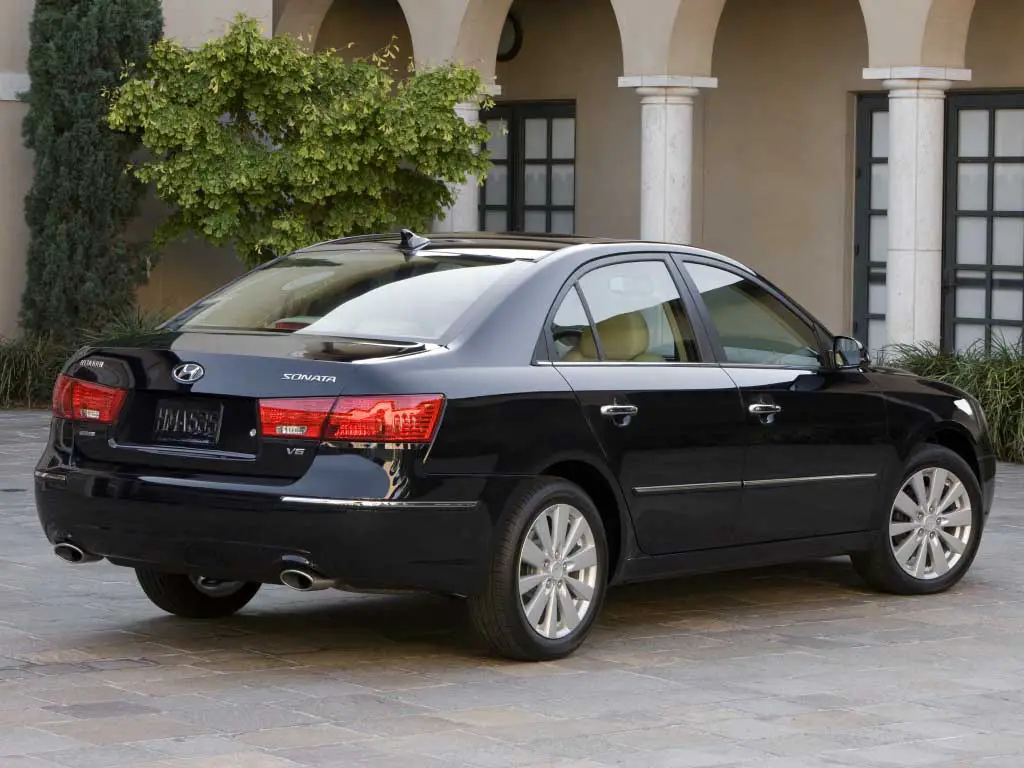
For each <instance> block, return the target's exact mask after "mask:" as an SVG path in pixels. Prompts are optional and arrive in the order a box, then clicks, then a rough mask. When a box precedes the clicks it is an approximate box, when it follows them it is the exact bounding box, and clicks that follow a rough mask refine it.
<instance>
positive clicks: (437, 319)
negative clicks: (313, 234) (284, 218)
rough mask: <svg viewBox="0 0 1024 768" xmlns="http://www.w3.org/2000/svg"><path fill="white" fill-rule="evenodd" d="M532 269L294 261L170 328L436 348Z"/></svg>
mask: <svg viewBox="0 0 1024 768" xmlns="http://www.w3.org/2000/svg"><path fill="white" fill-rule="evenodd" d="M529 269H530V265H529V264H527V263H525V262H517V261H508V260H504V259H487V258H485V257H465V256H445V255H443V254H424V255H415V256H409V257H407V256H405V255H404V254H402V253H401V252H399V251H396V250H394V249H393V248H387V247H373V246H372V245H370V246H363V247H360V248H358V249H351V250H338V251H330V252H317V253H305V254H297V255H294V256H289V257H287V258H285V259H282V260H280V261H278V262H275V263H273V264H271V265H269V266H268V267H266V268H264V269H261V270H257V271H255V272H252V273H250V274H249V275H246V276H245V277H243V278H242V279H241V280H239V281H238V282H236V283H234V284H232V285H229V286H227V287H226V288H224V289H222V290H221V291H219V292H218V293H216V294H214V295H213V296H212V297H210V298H209V299H207V300H206V301H204V302H202V303H201V304H200V305H198V306H196V307H193V308H192V309H191V310H189V311H188V312H187V313H186V314H185V315H183V316H181V317H179V318H178V320H177V321H176V323H175V325H174V327H177V328H181V329H186V330H201V329H204V328H208V329H232V330H260V331H282V332H287V331H292V332H296V333H309V334H325V335H333V336H351V337H356V338H381V339H412V340H422V341H436V340H437V339H439V338H441V337H442V336H443V335H444V334H445V333H446V332H447V331H448V330H449V329H450V328H451V327H452V325H453V324H454V323H455V322H456V321H457V320H458V319H459V318H460V317H461V316H462V315H463V314H465V313H466V311H467V310H468V309H469V308H470V307H471V306H473V305H474V304H475V303H477V302H478V301H486V300H487V296H488V292H489V291H490V290H491V289H494V288H495V287H496V286H497V284H499V283H500V282H502V281H505V280H512V279H516V276H520V277H521V276H522V275H523V274H524V273H525V272H526V271H528V270H529Z"/></svg>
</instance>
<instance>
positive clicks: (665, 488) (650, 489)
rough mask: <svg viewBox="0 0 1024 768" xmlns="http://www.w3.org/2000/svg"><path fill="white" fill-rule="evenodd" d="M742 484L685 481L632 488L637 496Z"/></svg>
mask: <svg viewBox="0 0 1024 768" xmlns="http://www.w3.org/2000/svg"><path fill="white" fill-rule="evenodd" d="M742 486H743V483H742V482H741V481H739V480H730V481H727V482H723V483H687V484H685V485H644V486H640V487H638V488H634V489H633V493H635V494H636V495H637V496H657V495H659V494H663V493H687V492H690V491H727V490H735V489H736V488H740V487H742Z"/></svg>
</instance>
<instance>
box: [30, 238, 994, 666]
mask: <svg viewBox="0 0 1024 768" xmlns="http://www.w3.org/2000/svg"><path fill="white" fill-rule="evenodd" d="M53 415H54V418H53V425H52V431H51V435H50V439H49V443H48V445H47V447H46V451H45V454H44V455H43V457H42V459H41V460H40V462H39V464H38V467H37V471H36V484H35V487H36V502H37V507H38V511H39V517H40V519H41V521H42V525H43V528H44V530H45V533H46V536H47V538H48V539H49V541H50V542H51V543H52V544H53V545H54V549H55V552H56V554H58V555H59V556H60V557H62V558H63V559H65V560H67V561H69V562H72V563H86V562H94V561H97V560H100V559H106V560H108V561H110V562H111V563H113V564H115V565H119V566H126V567H129V568H133V569H135V572H136V574H137V576H138V581H139V583H140V584H141V587H142V589H143V590H144V591H145V593H146V594H147V595H148V596H149V598H150V599H151V600H152V601H153V602H154V603H155V604H156V605H157V606H159V607H160V608H162V609H164V610H165V611H168V612H170V613H172V614H177V615H179V616H185V617H195V618H216V617H223V616H227V615H230V614H232V613H234V612H235V611H237V610H239V609H241V608H242V607H243V606H245V605H246V603H248V601H249V600H251V599H252V597H253V595H254V594H255V593H256V592H257V590H258V589H259V588H260V586H261V585H262V584H275V583H276V584H282V583H283V584H284V585H286V586H289V587H291V588H293V589H296V590H301V591H311V590H321V589H328V588H337V589H343V590H353V591H359V590H380V589H387V590H395V589H397V590H421V591H429V592H436V593H444V594H449V595H459V596H463V597H465V598H467V602H468V606H469V612H470V614H471V615H472V618H473V623H474V625H475V627H476V628H477V630H478V632H479V634H480V635H481V636H482V638H483V639H484V640H485V641H486V642H487V644H489V646H490V647H491V648H492V649H493V650H494V651H495V652H497V653H499V654H502V655H505V656H509V657H512V658H519V659H528V660H543V659H553V658H559V657H563V656H566V655H567V654H569V653H571V652H572V651H574V650H575V649H576V648H577V647H578V646H579V645H580V643H581V642H583V640H584V638H585V637H586V636H587V634H588V632H589V631H590V629H591V627H592V626H593V624H594V622H595V620H596V618H597V616H598V613H599V611H600V608H601V604H602V600H603V599H604V596H605V591H606V589H607V587H608V586H609V585H613V584H622V583H626V582H636V581H642V580H647V579H654V578H662V577H671V576H676V575H680V574H685V573H690V572H696V571H708V570H714V569H725V568H740V567H748V566H754V565H763V564H768V563H776V562H783V561H790V560H795V559H798V558H809V557H826V556H834V555H844V554H849V555H850V556H851V558H852V560H853V564H854V566H855V568H856V570H857V571H858V572H859V573H860V574H861V575H862V576H863V577H864V578H865V579H866V580H867V581H868V582H869V583H870V584H872V585H874V586H875V587H877V588H880V589H882V590H887V591H891V592H896V593H900V594H925V593H936V592H941V591H943V590H945V589H948V588H949V587H951V586H952V585H953V584H955V583H956V582H957V581H958V580H959V579H960V578H961V577H962V576H963V575H964V573H965V572H966V571H967V569H968V568H969V567H970V565H971V561H972V560H973V558H974V556H975V553H976V551H977V549H978V544H979V541H980V538H981V532H982V528H983V525H984V523H985V520H986V517H987V515H988V512H989V509H990V507H991V504H992V496H993V483H994V476H995V461H994V459H993V455H992V447H991V444H990V440H989V437H988V433H987V427H986V424H985V418H984V415H983V414H982V411H981V409H980V407H979V406H978V403H977V402H976V401H975V400H974V399H973V398H971V397H970V396H969V395H967V394H965V393H963V392H960V391H958V390H956V389H954V388H953V387H951V386H948V385H946V384H942V383H938V382H934V381H928V380H925V379H922V378H919V377H916V376H912V375H909V374H905V373H901V372H897V371H891V370H883V369H880V368H877V367H873V366H872V365H871V364H870V362H869V361H868V360H867V359H866V357H865V355H864V352H863V349H862V347H861V346H860V344H858V343H857V342H856V341H855V340H853V339H849V338H844V337H837V336H833V335H832V334H831V333H829V331H828V330H827V329H826V328H825V327H824V326H823V325H822V324H821V323H820V322H818V321H817V320H816V319H815V318H814V317H812V316H811V315H810V314H809V313H808V312H806V311H805V310H804V309H802V308H801V307H800V306H799V305H798V304H796V303H795V302H793V301H792V300H791V299H789V298H788V297H787V296H785V295H784V294H783V293H781V292H780V291H778V290H777V289H776V288H775V287H774V286H773V285H772V284H771V283H769V282H768V281H766V280H765V279H764V278H762V277H761V276H759V275H758V274H756V273H755V272H753V271H751V270H750V269H747V268H746V267H744V266H742V265H740V264H738V263H737V262H735V261H732V260H730V259H728V258H725V257H723V256H718V255H715V254H712V253H709V252H706V251H702V250H698V249H694V248H689V247H680V246H673V245H665V244H655V243H638V242H613V241H603V240H584V239H579V238H553V237H547V236H488V235H466V236H459V235H445V236H439V237H437V238H435V239H433V240H428V239H426V238H423V237H420V236H417V235H415V234H414V233H412V232H408V231H404V232H402V233H401V234H400V235H394V236H379V237H360V238H349V239H344V240H338V241H334V242H328V243H323V244H320V245H315V246H312V247H309V248H306V249H304V250H301V251H298V252H296V253H293V254H291V255H289V256H286V257H284V258H280V259H277V260H276V261H273V262H271V263H269V264H267V265H266V266H264V267H261V268H259V269H257V270H255V271H253V272H251V273H249V274H248V275H246V276H244V277H242V278H241V279H239V280H237V281H235V282H233V283H231V284H229V285H227V286H226V287H224V288H222V289H220V290H218V291H217V292H215V293H213V294H212V295H210V296H208V297H207V298H204V299H202V300H201V301H199V302H198V303H196V304H195V305H194V306H191V307H189V308H188V309H186V310H185V311H183V312H182V313H180V314H179V315H178V316H176V317H174V318H173V319H172V320H170V321H169V322H168V323H167V324H166V325H164V326H163V327H162V328H161V329H160V330H159V331H157V332H155V333H153V334H151V335H147V336H144V337H140V338H134V339H115V340H111V341H110V342H109V343H101V344H96V345H93V346H90V347H89V348H86V349H83V350H81V351H80V352H79V353H78V354H76V355H75V356H74V358H73V359H72V360H71V361H70V362H69V364H68V365H67V367H66V368H65V370H64V372H63V374H62V375H61V376H60V379H59V381H58V382H57V384H56V388H55V391H54V397H53Z"/></svg>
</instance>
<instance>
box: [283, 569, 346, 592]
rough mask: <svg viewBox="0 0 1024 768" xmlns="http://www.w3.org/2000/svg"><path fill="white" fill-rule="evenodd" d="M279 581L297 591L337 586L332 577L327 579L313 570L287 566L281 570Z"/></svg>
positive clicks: (310, 590)
mask: <svg viewBox="0 0 1024 768" xmlns="http://www.w3.org/2000/svg"><path fill="white" fill-rule="evenodd" d="M281 583H282V584H284V585H285V586H286V587H289V588H290V589H294V590H296V591H297V592H318V591H320V590H322V589H333V588H334V587H335V586H337V581H335V580H334V579H328V578H326V577H324V576H321V575H320V574H318V573H316V572H315V571H307V570H303V569H300V568H288V569H287V570H284V571H281Z"/></svg>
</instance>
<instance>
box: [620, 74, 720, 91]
mask: <svg viewBox="0 0 1024 768" xmlns="http://www.w3.org/2000/svg"><path fill="white" fill-rule="evenodd" d="M717 87H718V78H717V77H702V76H694V75H626V76H625V77H620V78H619V88H717Z"/></svg>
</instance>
